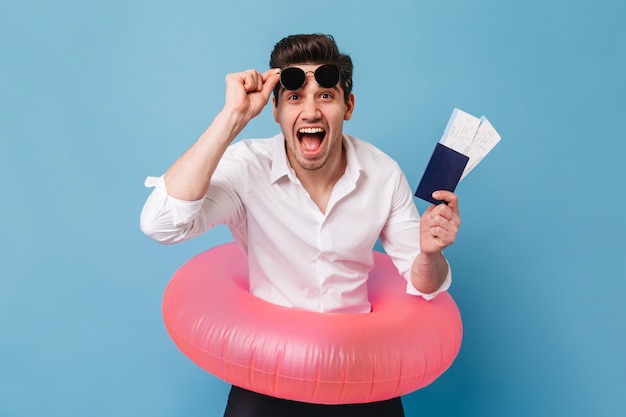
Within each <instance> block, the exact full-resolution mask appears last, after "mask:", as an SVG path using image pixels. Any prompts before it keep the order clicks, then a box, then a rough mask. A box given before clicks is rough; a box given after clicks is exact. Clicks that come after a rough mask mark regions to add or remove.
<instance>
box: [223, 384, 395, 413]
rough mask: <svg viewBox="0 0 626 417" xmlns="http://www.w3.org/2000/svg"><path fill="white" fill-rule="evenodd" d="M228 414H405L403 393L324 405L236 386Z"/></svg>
mask: <svg viewBox="0 0 626 417" xmlns="http://www.w3.org/2000/svg"><path fill="white" fill-rule="evenodd" d="M224 417H404V409H403V407H402V400H401V399H400V397H397V398H392V399H391V400H386V401H379V402H374V403H368V404H345V405H322V404H309V403H301V402H298V401H290V400H283V399H280V398H274V397H269V396H267V395H263V394H258V393H256V392H252V391H248V390H245V389H243V388H239V387H235V386H233V387H232V388H231V390H230V395H229V396H228V404H227V406H226V412H225V413H224Z"/></svg>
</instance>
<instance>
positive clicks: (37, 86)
mask: <svg viewBox="0 0 626 417" xmlns="http://www.w3.org/2000/svg"><path fill="white" fill-rule="evenodd" d="M212 3H215V2H208V1H177V2H171V3H169V2H165V1H147V0H143V1H119V0H111V1H106V2H104V1H102V2H80V1H70V0H65V1H63V0H60V1H56V2H44V1H41V2H35V1H21V2H18V1H10V0H3V1H1V2H0V54H1V55H0V140H1V145H2V146H1V148H0V162H1V163H0V178H2V193H1V195H2V197H1V201H2V204H1V206H0V207H1V208H0V210H1V213H2V215H1V216H0V217H1V219H2V224H3V234H4V238H3V239H2V240H3V241H2V244H1V245H2V248H1V249H2V250H1V251H0V257H1V264H0V265H1V267H0V274H1V278H0V325H1V329H2V332H0V415H2V416H9V417H13V416H44V415H45V416H86V415H89V416H94V417H96V416H131V415H149V416H154V417H156V416H183V415H184V416H208V415H216V416H217V415H221V412H222V410H223V407H224V403H225V397H226V393H227V390H228V387H227V385H226V384H225V383H223V382H221V381H219V380H218V379H216V378H214V377H213V376H210V375H208V374H206V373H204V372H203V371H201V370H200V369H198V368H196V367H195V365H193V364H192V363H191V362H190V361H188V360H187V359H186V358H184V357H183V356H182V355H181V354H180V353H179V352H178V351H177V350H176V348H175V347H174V346H173V343H171V341H170V340H169V338H168V336H167V334H166V333H165V330H164V328H163V325H162V322H161V317H160V302H161V296H162V293H163V289H164V287H165V285H166V284H167V281H168V279H169V277H170V276H171V274H172V273H173V272H174V270H175V269H176V268H177V267H178V266H179V265H181V264H182V263H183V262H185V261H186V260H187V259H188V258H189V257H191V256H192V255H194V254H196V253H198V252H199V251H201V250H203V249H205V248H207V247H211V246H214V245H216V244H217V243H220V242H224V241H227V240H230V237H229V235H228V233H227V231H226V230H225V229H222V228H220V229H218V230H216V231H214V232H213V233H209V234H208V235H206V236H203V237H201V238H198V239H197V240H195V241H191V242H187V243H184V244H181V245H178V246H173V247H162V246H159V245H157V244H155V243H153V242H151V241H150V240H148V239H147V238H145V237H144V236H143V235H142V234H141V233H140V231H139V229H138V216H139V212H140V209H141V207H142V204H143V202H144V199H145V198H146V196H147V194H148V190H147V189H145V188H143V180H144V178H145V176H147V175H155V174H160V173H161V172H163V171H164V170H165V169H166V168H167V167H168V166H169V164H170V163H171V162H172V161H173V160H174V159H175V158H176V157H178V155H180V154H181V153H182V152H183V151H184V150H185V149H186V148H187V147H188V146H189V145H190V144H191V143H192V142H193V141H194V140H195V139H196V138H197V136H198V135H199V134H200V133H201V132H202V131H203V130H204V128H205V127H206V126H207V125H208V123H209V122H210V120H211V119H212V116H213V115H214V114H215V113H216V112H217V111H218V109H219V108H220V106H221V104H222V98H223V92H224V87H223V80H224V75H225V74H226V73H228V72H231V71H238V70H243V69H247V68H250V67H254V68H258V69H265V68H266V67H267V62H268V56H269V52H270V50H271V48H272V46H273V45H274V43H275V42H276V41H277V40H279V39H280V38H281V37H283V36H285V35H288V34H291V33H302V32H328V33H332V34H334V35H335V37H336V39H337V40H338V42H339V44H340V47H341V48H342V49H343V50H344V51H346V52H348V53H350V54H351V55H352V57H353V59H354V61H355V65H356V73H355V94H356V98H357V107H356V113H355V117H354V118H353V120H352V121H350V122H349V123H348V124H347V126H346V130H347V131H348V132H350V133H353V134H355V135H357V136H360V137H362V138H364V139H367V140H370V141H371V142H373V143H375V144H376V145H378V146H379V147H380V148H382V149H383V150H385V151H386V152H387V153H389V154H390V155H391V156H393V157H394V158H396V159H397V160H398V161H399V162H400V164H401V166H402V167H403V169H404V170H405V172H406V174H407V176H408V177H409V179H410V181H411V182H412V184H413V186H414V185H416V184H417V181H418V180H419V177H420V175H421V173H422V170H423V168H424V166H425V163H426V161H427V158H428V156H429V154H430V151H431V150H432V147H433V146H434V143H435V142H436V141H437V140H438V139H439V137H440V135H441V133H442V131H443V128H444V127H445V124H446V121H447V119H448V117H449V115H450V112H451V111H452V108H453V107H459V108H461V109H463V110H465V111H468V112H470V113H472V114H476V115H481V114H485V115H487V116H488V117H489V119H490V120H491V121H492V123H493V124H494V125H495V126H496V128H497V129H498V131H499V132H500V133H501V134H502V137H503V139H502V141H501V143H500V144H499V145H498V146H497V147H496V148H495V149H494V151H493V152H492V153H491V154H490V155H489V156H488V157H487V158H486V159H485V160H484V161H483V162H482V163H481V165H480V166H479V167H478V168H476V169H475V170H474V171H473V172H472V174H471V175H470V176H468V177H467V178H466V179H465V180H464V181H463V182H462V183H461V185H460V187H459V188H458V193H459V196H460V199H461V210H462V211H461V213H462V216H463V217H462V218H463V226H462V230H461V234H460V236H459V239H458V242H457V243H456V245H455V246H454V247H452V248H450V249H449V250H448V251H447V252H446V253H447V256H448V258H449V259H450V262H451V263H452V265H453V268H454V284H453V288H452V290H451V293H452V295H453V296H454V297H455V299H456V300H457V303H458V304H459V307H460V309H461V311H462V314H463V318H464V323H465V338H464V342H463V346H462V349H461V353H460V355H459V357H458V359H457V360H456V362H455V363H454V365H453V366H452V368H451V369H450V370H449V371H448V372H447V373H446V374H445V375H444V376H443V377H442V378H440V379H439V380H438V381H436V382H435V383H434V384H432V385H431V386H430V387H428V388H426V389H424V390H422V391H419V392H416V393H413V394H411V395H408V396H407V397H406V398H405V404H406V408H407V414H408V415H419V416H471V417H473V416H476V417H479V416H480V417H490V416H494V417H496V416H498V417H499V416H512V417H516V416H533V417H536V416H569V417H587V416H607V417H608V416H622V415H626V400H625V398H626V396H624V391H625V390H626V382H624V381H625V378H624V374H625V373H626V361H625V359H624V353H625V352H626V325H625V319H624V318H625V317H626V303H624V301H623V294H624V293H625V292H626V284H625V278H626V273H625V272H626V267H625V265H624V258H625V257H626V238H625V237H624V236H625V234H626V221H625V220H624V213H623V211H624V206H625V205H626V198H625V197H624V179H625V178H626V169H625V168H624V166H625V164H624V155H626V135H625V134H624V121H625V120H626V104H625V103H626V100H624V97H625V96H626V82H625V81H624V74H626V29H625V26H624V21H625V19H626V3H624V2H623V1H622V0H580V1H578V0H573V1H565V0H553V1H549V0H548V1H546V0H542V1H539V0H532V1H506V2H504V1H497V0H482V1H474V2H465V1H460V0H456V1H455V0H442V1H423V0H421V1H408V0H407V1H386V2H382V3H381V5H373V4H372V5H369V3H368V2H362V1H341V2H340V1H336V0H334V1H328V0H318V1H316V2H308V3H305V2H302V3H296V2H293V1H286V0H281V1H267V2H251V1H242V2H220V4H219V5H217V6H215V5H212ZM276 131H277V126H276V125H275V124H274V122H273V120H272V118H271V112H269V111H267V110H266V111H265V112H264V113H263V114H262V115H261V116H260V117H259V118H258V119H256V120H255V121H253V123H252V124H251V125H250V126H249V127H248V128H247V129H246V130H245V131H244V136H266V135H270V134H273V133H275V132H276ZM417 204H418V207H419V208H420V209H424V207H425V206H424V205H423V204H422V203H421V202H419V201H418V202H417Z"/></svg>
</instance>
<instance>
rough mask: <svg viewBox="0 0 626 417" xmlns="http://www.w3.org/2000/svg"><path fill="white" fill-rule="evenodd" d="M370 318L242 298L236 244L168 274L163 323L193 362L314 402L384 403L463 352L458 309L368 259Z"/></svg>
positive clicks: (384, 260) (381, 257) (241, 262)
mask: <svg viewBox="0 0 626 417" xmlns="http://www.w3.org/2000/svg"><path fill="white" fill-rule="evenodd" d="M374 260H375V266H374V269H373V270H372V271H371V273H370V277H369V280H368V288H369V298H370V302H371V304H372V312H371V313H369V314H328V313H314V312H309V311H303V310H296V309H290V308H287V307H281V306H277V305H274V304H271V303H268V302H266V301H263V300H261V299H258V298H256V297H254V296H253V295H251V294H250V293H249V292H248V277H247V273H248V268H247V263H246V259H245V257H244V256H243V254H242V253H241V251H240V250H239V248H238V247H237V246H236V245H235V244H234V243H229V244H225V245H221V246H218V247H216V248H213V249H210V250H207V251H205V252H203V253H201V254H199V255H197V256H195V257H194V258H192V259H191V260H189V261H188V262H187V263H185V264H184V265H183V266H182V267H181V268H180V269H179V270H178V271H177V272H176V273H175V274H174V276H173V277H172V279H171V281H170V283H169V285H168V286H167V288H166V290H165V295H164V298H163V318H164V321H165V326H166V328H167V331H168V333H169V335H170V337H171V338H172V340H173V341H174V343H175V344H176V346H177V347H178V348H179V349H180V350H181V351H182V352H183V353H184V354H185V355H186V356H188V357H189V358H190V359H191V360H192V361H193V362H195V363H196V364H197V365H198V366H200V367H201V368H203V369H205V370H206V371H208V372H210V373H212V374H213V375H215V376H217V377H219V378H221V379H223V380H225V381H227V382H229V383H231V384H233V385H237V386H240V387H242V388H246V389H249V390H252V391H256V392H259V393H262V394H267V395H271V396H274V397H279V398H285V399H290V400H297V401H305V402H310V403H320V404H348V403H364V402H372V401H379V400H385V399H389V398H393V397H397V396H400V395H404V394H408V393H410V392H413V391H415V390H417V389H419V388H422V387H425V386H426V385H428V384H430V383H431V382H433V381H434V380H435V379H437V378H438V377H439V376H440V375H441V374H442V373H443V372H445V371H446V369H448V368H449V367H450V365H451V364H452V362H453V361H454V359H455V358H456V356H457V354H458V352H459V349H460V347H461V338H462V333H463V329H462V324H461V317H460V314H459V310H458V308H457V306H456V304H455V303H454V301H453V299H452V297H451V296H450V295H449V294H448V293H447V292H446V293H442V294H440V295H438V296H437V297H436V298H435V299H433V300H431V301H425V300H423V299H422V298H421V297H414V296H410V295H407V294H405V287H406V281H405V280H404V279H403V278H402V277H401V276H399V275H398V273H397V270H396V268H395V266H394V265H393V264H392V262H391V259H390V258H389V257H388V256H387V255H385V254H382V253H380V252H375V253H374Z"/></svg>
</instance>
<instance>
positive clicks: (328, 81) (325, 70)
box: [315, 65, 339, 88]
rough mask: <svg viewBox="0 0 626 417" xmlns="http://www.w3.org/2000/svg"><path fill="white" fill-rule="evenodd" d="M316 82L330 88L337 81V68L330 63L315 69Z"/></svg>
mask: <svg viewBox="0 0 626 417" xmlns="http://www.w3.org/2000/svg"><path fill="white" fill-rule="evenodd" d="M315 79H316V80H317V83H318V84H319V85H321V86H322V87H324V88H332V87H334V86H336V85H337V83H338V82H339V69H338V68H337V67H335V66H332V65H322V66H321V67H319V68H318V69H317V70H315Z"/></svg>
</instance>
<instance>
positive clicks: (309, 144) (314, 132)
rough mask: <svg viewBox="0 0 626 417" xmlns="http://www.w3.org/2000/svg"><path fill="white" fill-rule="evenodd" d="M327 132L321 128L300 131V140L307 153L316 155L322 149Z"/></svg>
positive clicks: (308, 128)
mask: <svg viewBox="0 0 626 417" xmlns="http://www.w3.org/2000/svg"><path fill="white" fill-rule="evenodd" d="M325 137H326V131H325V130H324V129H322V128H321V127H305V128H302V129H300V130H298V140H299V141H300V146H301V147H302V150H303V151H304V152H305V153H315V152H317V151H318V150H319V149H320V148H321V147H322V143H323V142H324V138H325Z"/></svg>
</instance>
